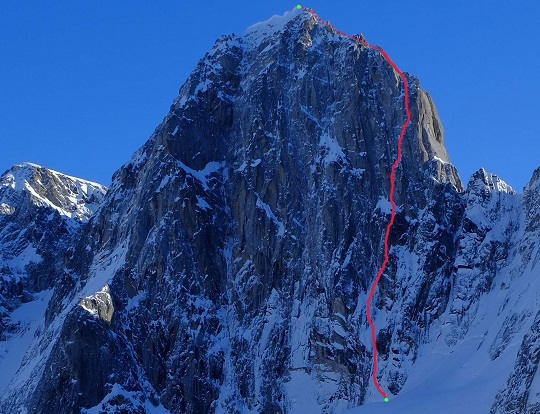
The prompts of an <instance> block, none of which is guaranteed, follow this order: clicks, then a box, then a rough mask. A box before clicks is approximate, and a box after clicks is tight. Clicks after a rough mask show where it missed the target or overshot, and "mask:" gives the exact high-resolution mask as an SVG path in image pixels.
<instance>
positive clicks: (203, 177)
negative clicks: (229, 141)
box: [177, 161, 225, 190]
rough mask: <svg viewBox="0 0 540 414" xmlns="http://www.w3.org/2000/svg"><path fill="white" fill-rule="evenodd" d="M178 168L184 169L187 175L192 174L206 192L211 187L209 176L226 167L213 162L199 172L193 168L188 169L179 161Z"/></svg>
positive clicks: (220, 163)
mask: <svg viewBox="0 0 540 414" xmlns="http://www.w3.org/2000/svg"><path fill="white" fill-rule="evenodd" d="M177 162H178V166H179V167H180V168H182V169H183V170H184V171H185V172H186V173H188V174H190V175H191V176H192V177H193V178H195V179H197V180H198V181H199V182H200V183H201V184H202V186H203V188H204V189H205V190H209V189H210V187H209V186H208V176H210V175H212V174H214V173H216V172H218V171H219V170H220V169H221V168H224V167H225V163H224V162H217V161H212V162H209V163H208V164H206V166H205V167H204V169H202V170H200V171H197V170H194V169H193V168H190V167H188V166H187V165H185V164H184V163H183V162H181V161H177Z"/></svg>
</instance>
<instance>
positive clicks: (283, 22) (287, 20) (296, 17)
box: [243, 7, 308, 39]
mask: <svg viewBox="0 0 540 414" xmlns="http://www.w3.org/2000/svg"><path fill="white" fill-rule="evenodd" d="M307 18H308V17H307V16H306V14H305V12H304V11H302V10H299V9H297V8H296V7H295V8H294V9H292V10H291V11H288V12H286V13H285V14H283V15H281V16H279V15H274V16H272V17H270V18H269V19H268V20H266V21H263V22H259V23H255V24H254V25H252V26H250V27H248V28H247V29H246V31H245V32H244V33H243V35H244V36H245V37H248V38H252V39H263V38H265V37H268V36H271V35H273V34H275V33H277V32H282V31H284V30H286V28H287V27H289V25H290V24H291V22H293V21H297V22H299V21H305V20H307Z"/></svg>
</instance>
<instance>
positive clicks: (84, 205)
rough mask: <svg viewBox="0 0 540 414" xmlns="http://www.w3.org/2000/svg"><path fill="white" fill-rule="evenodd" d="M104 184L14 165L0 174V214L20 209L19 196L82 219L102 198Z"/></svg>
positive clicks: (38, 166)
mask: <svg viewBox="0 0 540 414" xmlns="http://www.w3.org/2000/svg"><path fill="white" fill-rule="evenodd" d="M106 192H107V187H105V186H103V185H101V184H98V183H94V182H92V181H88V180H83V179H80V178H76V177H72V176H69V175H66V174H62V173H60V172H58V171H54V170H50V169H48V168H45V167H42V166H40V165H37V164H33V163H28V162H27V163H22V164H18V165H15V166H14V167H12V168H11V169H10V170H8V171H6V172H5V173H4V174H3V175H2V176H1V177H0V206H2V207H1V209H0V214H5V213H2V212H7V213H9V214H13V213H14V211H15V210H16V209H17V208H21V201H22V199H21V197H27V199H28V200H29V201H30V203H31V204H33V205H35V206H47V207H51V208H52V209H54V210H56V211H57V212H58V213H60V215H61V216H63V217H64V218H69V219H75V220H76V221H78V222H81V223H82V222H86V221H88V219H89V218H90V216H91V215H92V214H93V213H94V212H95V210H96V209H97V207H98V205H99V204H100V203H101V201H102V200H103V197H104V196H105V193H106Z"/></svg>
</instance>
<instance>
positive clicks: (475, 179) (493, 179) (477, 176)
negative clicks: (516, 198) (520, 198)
mask: <svg viewBox="0 0 540 414" xmlns="http://www.w3.org/2000/svg"><path fill="white" fill-rule="evenodd" d="M467 190H468V191H469V193H477V194H479V193H491V192H502V193H508V194H516V192H515V191H514V189H513V188H512V187H511V186H510V185H508V184H506V183H505V182H504V181H503V180H501V179H500V178H499V177H498V176H496V175H495V174H491V173H488V172H487V171H486V170H485V169H484V168H480V169H479V170H478V171H476V172H475V173H474V174H473V175H472V176H471V178H470V180H469V184H468V185H467Z"/></svg>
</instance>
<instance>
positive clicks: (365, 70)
mask: <svg viewBox="0 0 540 414" xmlns="http://www.w3.org/2000/svg"><path fill="white" fill-rule="evenodd" d="M407 79H408V84H409V88H410V100H409V106H410V108H411V116H412V122H411V125H410V127H409V128H408V130H407V133H406V134H405V140H404V142H403V157H402V162H401V163H400V165H399V167H398V169H397V171H396V194H395V201H396V204H397V206H398V211H397V215H396V219H395V224H394V227H393V228H392V232H391V235H390V245H391V250H390V255H391V258H390V263H389V265H388V267H387V270H386V272H385V274H384V275H383V277H382V279H381V282H380V284H379V286H378V289H377V292H376V295H375V300H374V306H373V317H374V321H375V325H376V328H377V349H378V352H379V356H380V361H379V371H378V377H379V382H380V383H381V385H382V386H383V388H384V389H385V390H388V391H389V393H391V394H393V395H397V394H400V393H401V392H402V391H403V390H404V387H406V385H407V384H408V380H409V377H411V376H413V377H414V375H415V369H416V367H418V366H421V363H422V361H423V360H424V359H425V356H426V355H427V354H428V353H431V354H434V353H436V352H448V353H451V352H453V350H454V349H460V347H461V346H462V344H463V343H465V342H467V341H469V339H470V338H480V339H479V345H478V348H477V351H476V352H478V355H482V356H483V357H485V358H488V359H490V360H491V361H502V362H500V364H499V362H496V363H497V364H499V365H500V366H501V367H502V368H501V372H503V373H504V375H505V376H506V377H505V378H502V379H501V380H500V381H499V382H497V383H494V385H493V386H492V387H491V388H490V392H491V395H486V396H484V400H483V402H482V403H483V404H488V406H487V410H486V407H485V406H482V407H480V406H478V407H475V408H474V409H475V410H476V411H474V412H478V413H480V412H487V411H489V409H491V411H492V412H493V413H503V412H509V411H508V410H512V409H515V410H517V411H515V412H520V413H526V412H534V411H531V410H534V409H536V408H534V407H537V406H538V403H537V402H536V400H533V399H531V398H532V397H531V396H532V395H533V394H534V392H538V391H539V387H538V384H539V383H540V380H539V379H538V378H536V382H535V375H536V366H537V363H538V352H537V349H536V348H538V346H537V345H538V332H537V331H538V326H537V325H538V323H537V322H534V323H533V321H534V319H535V313H533V312H532V309H535V306H536V305H535V300H534V294H533V293H531V291H530V290H529V292H528V293H527V291H526V289H525V287H526V286H529V289H530V285H531V283H533V284H534V283H537V282H535V281H534V280H533V278H532V275H533V274H534V272H535V271H536V272H537V270H538V267H536V266H537V261H538V257H540V256H538V234H537V233H538V228H539V225H538V223H539V220H538V217H537V216H538V211H539V206H538V200H539V199H540V196H539V194H540V193H539V191H540V190H539V186H538V182H539V181H540V180H539V177H538V176H539V174H538V171H537V172H536V173H535V175H534V177H533V180H531V183H530V184H529V185H528V187H527V189H526V191H525V194H524V195H523V196H522V195H520V194H517V193H515V192H514V191H513V190H512V189H511V188H510V187H509V186H508V185H506V184H505V183H504V182H503V181H501V180H500V179H499V178H497V177H496V176H494V175H491V174H488V173H486V172H485V171H484V170H479V171H478V172H477V173H475V174H474V175H473V177H472V178H471V180H470V182H469V184H468V186H467V189H466V190H465V189H464V188H463V186H462V184H461V181H460V178H459V176H458V173H457V171H456V169H455V168H454V167H453V166H452V164H450V161H449V159H448V155H447V153H446V150H445V148H444V145H443V131H442V126H441V123H440V121H439V118H438V116H437V113H436V110H435V107H434V105H433V102H432V101H431V99H430V97H429V95H427V93H426V92H424V91H423V90H422V89H420V87H419V82H418V80H417V79H415V78H414V77H412V76H409V75H407ZM402 92H403V89H402V85H401V84H400V79H399V77H398V76H397V75H396V74H395V73H394V72H393V70H392V68H391V67H390V66H389V65H388V64H387V62H386V61H385V60H384V59H383V58H382V57H381V56H380V55H379V54H378V52H376V51H373V50H370V49H366V48H365V47H363V46H362V45H360V44H358V43H356V42H354V41H351V40H349V39H345V38H341V37H339V36H337V35H336V34H334V33H333V32H332V31H331V30H328V29H326V28H324V27H323V26H321V25H318V24H316V22H315V20H314V19H313V18H311V17H309V15H307V14H304V13H302V12H301V11H295V12H291V13H288V14H287V15H285V16H283V17H274V18H272V19H270V20H269V21H267V22H264V23H260V24H258V25H255V26H252V27H251V28H249V29H248V30H247V31H246V33H245V34H244V35H242V36H235V35H232V36H226V37H223V38H221V39H219V40H218V41H217V42H216V45H215V46H214V48H213V49H212V50H211V51H210V52H209V53H208V54H207V55H206V56H205V57H204V58H203V59H202V60H201V61H200V62H199V64H198V65H197V67H196V68H195V70H194V71H193V73H192V75H191V76H190V77H189V79H188V80H187V82H186V83H185V85H184V86H183V87H182V88H181V90H180V93H179V96H178V98H177V99H176V100H175V102H174V104H173V105H172V107H171V110H170V112H169V114H168V115H167V116H166V118H165V119H164V121H163V122H162V124H161V125H160V126H159V127H158V128H157V129H156V131H155V133H154V134H153V135H152V136H151V138H150V139H149V140H148V141H147V143H146V144H145V145H144V146H143V147H142V148H141V149H140V150H139V151H137V152H136V153H135V154H134V156H133V157H132V159H131V160H130V161H129V162H127V163H126V164H124V165H123V166H122V167H121V168H120V169H119V170H118V171H117V172H116V173H115V175H114V177H113V184H112V187H111V189H110V190H109V192H108V194H107V196H106V197H105V199H104V201H103V202H102V203H101V204H100V207H99V209H97V211H95V213H94V214H93V215H92V216H91V217H90V219H89V221H88V222H87V223H86V224H85V225H84V226H83V227H82V229H81V230H80V231H77V232H76V237H73V238H71V239H70V240H71V245H70V248H69V249H66V250H64V251H65V252H66V253H65V254H64V259H63V260H62V261H61V262H59V261H56V262H54V263H52V264H51V265H50V268H51V269H53V271H51V275H52V276H51V277H50V278H48V279H47V278H45V280H44V281H43V280H42V279H40V278H37V277H36V278H35V279H36V281H35V282H34V284H35V286H34V292H38V291H39V292H46V295H48V296H47V299H48V298H51V299H50V302H48V305H47V304H45V305H44V306H43V308H45V307H46V311H45V312H44V319H43V322H42V324H41V325H40V326H39V328H36V332H37V333H36V334H35V335H34V338H33V339H30V340H29V345H28V348H27V350H26V351H25V356H24V360H21V362H20V364H19V365H17V369H18V370H17V372H16V373H14V374H13V376H12V377H10V379H9V381H8V383H6V384H5V385H6V388H5V390H4V392H3V393H2V397H0V411H2V412H3V411H10V410H14V409H15V408H18V407H26V408H27V409H28V411H30V412H42V411H44V410H45V411H46V410H51V409H54V412H58V413H71V412H79V411H80V410H83V412H141V413H142V412H170V413H207V412H208V413H255V412H257V413H259V412H260V413H304V412H312V413H340V412H343V411H344V410H346V409H347V408H350V407H354V406H359V405H362V404H366V403H368V402H370V401H372V400H375V399H376V398H377V394H376V393H375V392H374V390H373V388H372V386H371V382H370V375H371V367H372V360H371V358H372V353H371V352H372V351H371V338H370V337H369V330H368V325H367V320H366V314H365V301H366V299H367V291H368V289H369V287H370V285H371V283H372V281H373V279H374V277H375V275H376V273H377V269H378V267H379V265H380V263H381V262H382V241H383V236H384V230H385V227H386V225H387V222H388V218H389V204H388V201H387V196H388V192H389V172H390V166H391V164H392V163H393V161H394V160H395V158H396V155H397V154H396V149H397V138H398V135H399V131H400V129H401V125H402V124H403V122H404V118H405V114H404V110H403V96H402ZM5 177H6V176H4V177H3V178H2V180H3V181H2V182H9V180H10V178H9V177H8V178H5ZM49 184H51V183H49ZM50 187H51V185H49V186H47V185H44V188H43V189H42V190H41V193H40V192H37V191H36V192H37V194H41V195H43V194H50V197H49V198H47V199H48V200H50V202H51V203H52V204H54V206H50V205H47V206H48V207H47V206H45V207H47V208H50V209H52V210H54V211H57V212H58V211H59V210H58V209H57V208H56V207H58V208H60V209H61V210H62V211H65V212H66V213H68V214H66V215H65V216H69V217H73V219H74V220H76V221H77V220H78V221H77V222H83V221H85V220H87V219H88V216H86V215H80V216H79V213H80V214H82V213H81V211H82V209H75V210H74V209H73V206H72V205H71V204H69V203H68V204H67V205H64V204H62V200H64V201H66V200H71V198H70V197H73V196H72V195H71V194H72V193H70V191H71V192H73V191H74V190H73V188H71V187H69V188H62V189H61V191H60V192H59V193H58V194H57V193H54V191H53V189H52V188H50ZM52 187H55V186H54V185H53V186H52ZM92 188H95V189H96V191H97V193H96V194H103V192H104V190H103V191H101V190H99V188H101V187H92ZM52 194H55V195H54V197H53V195H52ZM96 197H97V196H96ZM53 198H54V201H53ZM98 198H99V197H98ZM99 199H100V198H99ZM56 200H59V203H57V202H56ZM96 200H97V199H96ZM87 201H88V200H86V201H85V202H84V203H86V202H87ZM84 203H83V204H84ZM16 205H17V203H11V204H10V203H7V202H5V203H2V204H0V208H1V210H0V211H1V212H2V214H3V215H4V216H6V217H7V216H9V217H11V216H13V214H14V213H13V212H12V211H14V210H13V209H15V208H16ZM55 206H56V207H55ZM52 210H51V211H52ZM91 210H92V209H89V211H91ZM59 214H61V213H59ZM36 220H37V219H36ZM59 220H60V221H58V228H62V223H64V222H65V221H61V220H63V219H59ZM3 223H4V222H2V226H3V227H1V228H0V230H1V231H3V232H5V234H10V232H11V230H10V228H9V226H8V225H7V224H3ZM35 225H36V221H35V220H34V221H32V220H30V221H28V222H27V223H26V227H32V226H35ZM57 231H60V230H57ZM74 234H75V233H74ZM49 254H51V255H55V256H56V255H57V252H56V251H55V248H54V246H52V247H50V250H49ZM25 271H26V272H28V274H30V273H31V272H30V271H29V270H25ZM11 273H12V274H13V272H11ZM23 273H24V272H23ZM15 279H16V276H10V280H15ZM13 289H15V290H16V288H13ZM14 295H16V292H15V293H13V292H11V293H9V296H10V297H11V296H14ZM43 295H45V293H43ZM51 295H52V296H51ZM523 295H525V296H523ZM44 297H45V296H44ZM523 298H525V300H522V299H523ZM43 300H44V301H45V299H43ZM22 302H23V300H22V299H21V300H20V301H19V302H17V303H16V304H15V305H13V306H12V307H11V308H10V309H7V312H6V318H8V319H9V315H10V312H12V311H13V310H14V309H15V308H16V306H19V304H20V303H22ZM113 311H114V314H113ZM96 316H97V318H96ZM517 325H519V326H517ZM480 341H481V342H480ZM520 341H521V347H520V349H519V351H518V350H517V347H516V345H515V344H516V343H517V342H520ZM467 343H469V342H467ZM535 347H536V348H535ZM516 352H517V356H516ZM509 356H510V357H509ZM503 360H504V361H503ZM508 361H511V362H508ZM485 375H487V374H485ZM471 377H472V376H471ZM505 380H507V381H508V386H507V387H506V388H505V383H504V381H505ZM535 384H536V385H535ZM516 398H518V399H520V400H519V401H521V402H518V403H516V402H515V400H516ZM486 401H487V402H486ZM538 401H540V397H538ZM515 404H517V405H515ZM535 404H536V405H535ZM122 410H125V411H122ZM527 410H529V411H527ZM471 412H473V411H471Z"/></svg>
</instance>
